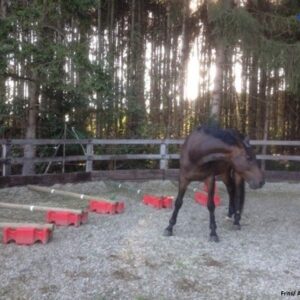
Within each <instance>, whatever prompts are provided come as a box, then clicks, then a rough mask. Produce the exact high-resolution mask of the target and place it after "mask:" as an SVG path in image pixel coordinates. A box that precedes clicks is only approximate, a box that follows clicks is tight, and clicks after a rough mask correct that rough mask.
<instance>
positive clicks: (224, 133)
mask: <svg viewBox="0 0 300 300" xmlns="http://www.w3.org/2000/svg"><path fill="white" fill-rule="evenodd" d="M197 130H199V131H200V130H203V131H204V132H205V133H206V134H208V135H211V136H213V137H215V138H217V139H220V140H221V141H222V142H224V143H226V144H228V145H240V144H241V143H242V142H243V140H244V138H245V137H244V135H242V134H241V133H240V132H239V131H238V130H236V129H221V128H219V127H218V126H207V125H202V126H199V127H198V128H197Z"/></svg>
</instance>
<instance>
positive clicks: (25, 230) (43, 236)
mask: <svg viewBox="0 0 300 300" xmlns="http://www.w3.org/2000/svg"><path fill="white" fill-rule="evenodd" d="M51 236H52V231H51V230H50V229H48V228H35V227H20V228H11V227H4V228H3V243H4V244H7V243H9V242H11V241H14V242H15V243H16V244H17V245H32V244H34V243H35V242H37V241H40V242H41V243H43V244H46V243H47V242H48V241H49V239H50V238H51Z"/></svg>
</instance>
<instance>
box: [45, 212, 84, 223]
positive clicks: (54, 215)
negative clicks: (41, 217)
mask: <svg viewBox="0 0 300 300" xmlns="http://www.w3.org/2000/svg"><path fill="white" fill-rule="evenodd" d="M45 218H46V222H47V223H54V224H56V225H62V226H69V225H74V226H79V225H80V224H84V223H86V222H87V220H88V212H83V213H81V214H76V213H73V212H68V211H52V210H50V211H47V213H46V216H45Z"/></svg>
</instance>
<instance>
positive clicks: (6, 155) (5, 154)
mask: <svg viewBox="0 0 300 300" xmlns="http://www.w3.org/2000/svg"><path fill="white" fill-rule="evenodd" d="M10 155H11V141H10V140H7V141H6V144H3V145H2V159H3V163H2V176H9V175H11V163H10Z"/></svg>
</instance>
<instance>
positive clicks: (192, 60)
mask: <svg viewBox="0 0 300 300" xmlns="http://www.w3.org/2000/svg"><path fill="white" fill-rule="evenodd" d="M197 42H198V41H195V42H194V43H193V46H192V49H191V54H190V57H189V61H188V65H187V73H186V76H187V77H186V84H185V98H186V99H187V100H188V101H195V100H196V99H197V98H198V96H199V85H200V84H201V83H202V82H203V81H205V80H208V78H207V76H208V75H209V85H208V86H209V91H212V90H213V88H214V78H215V75H216V65H215V63H214V59H215V51H214V50H213V51H212V63H211V65H210V68H209V71H208V73H209V74H206V75H204V77H200V74H203V71H202V69H203V67H202V66H201V63H200V57H199V53H201V47H200V49H199V46H198V47H197ZM241 56H242V54H241V53H239V52H238V53H237V54H236V58H235V62H234V63H233V69H234V88H235V90H236V92H237V93H241V91H242V65H241V61H240V58H241Z"/></svg>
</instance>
